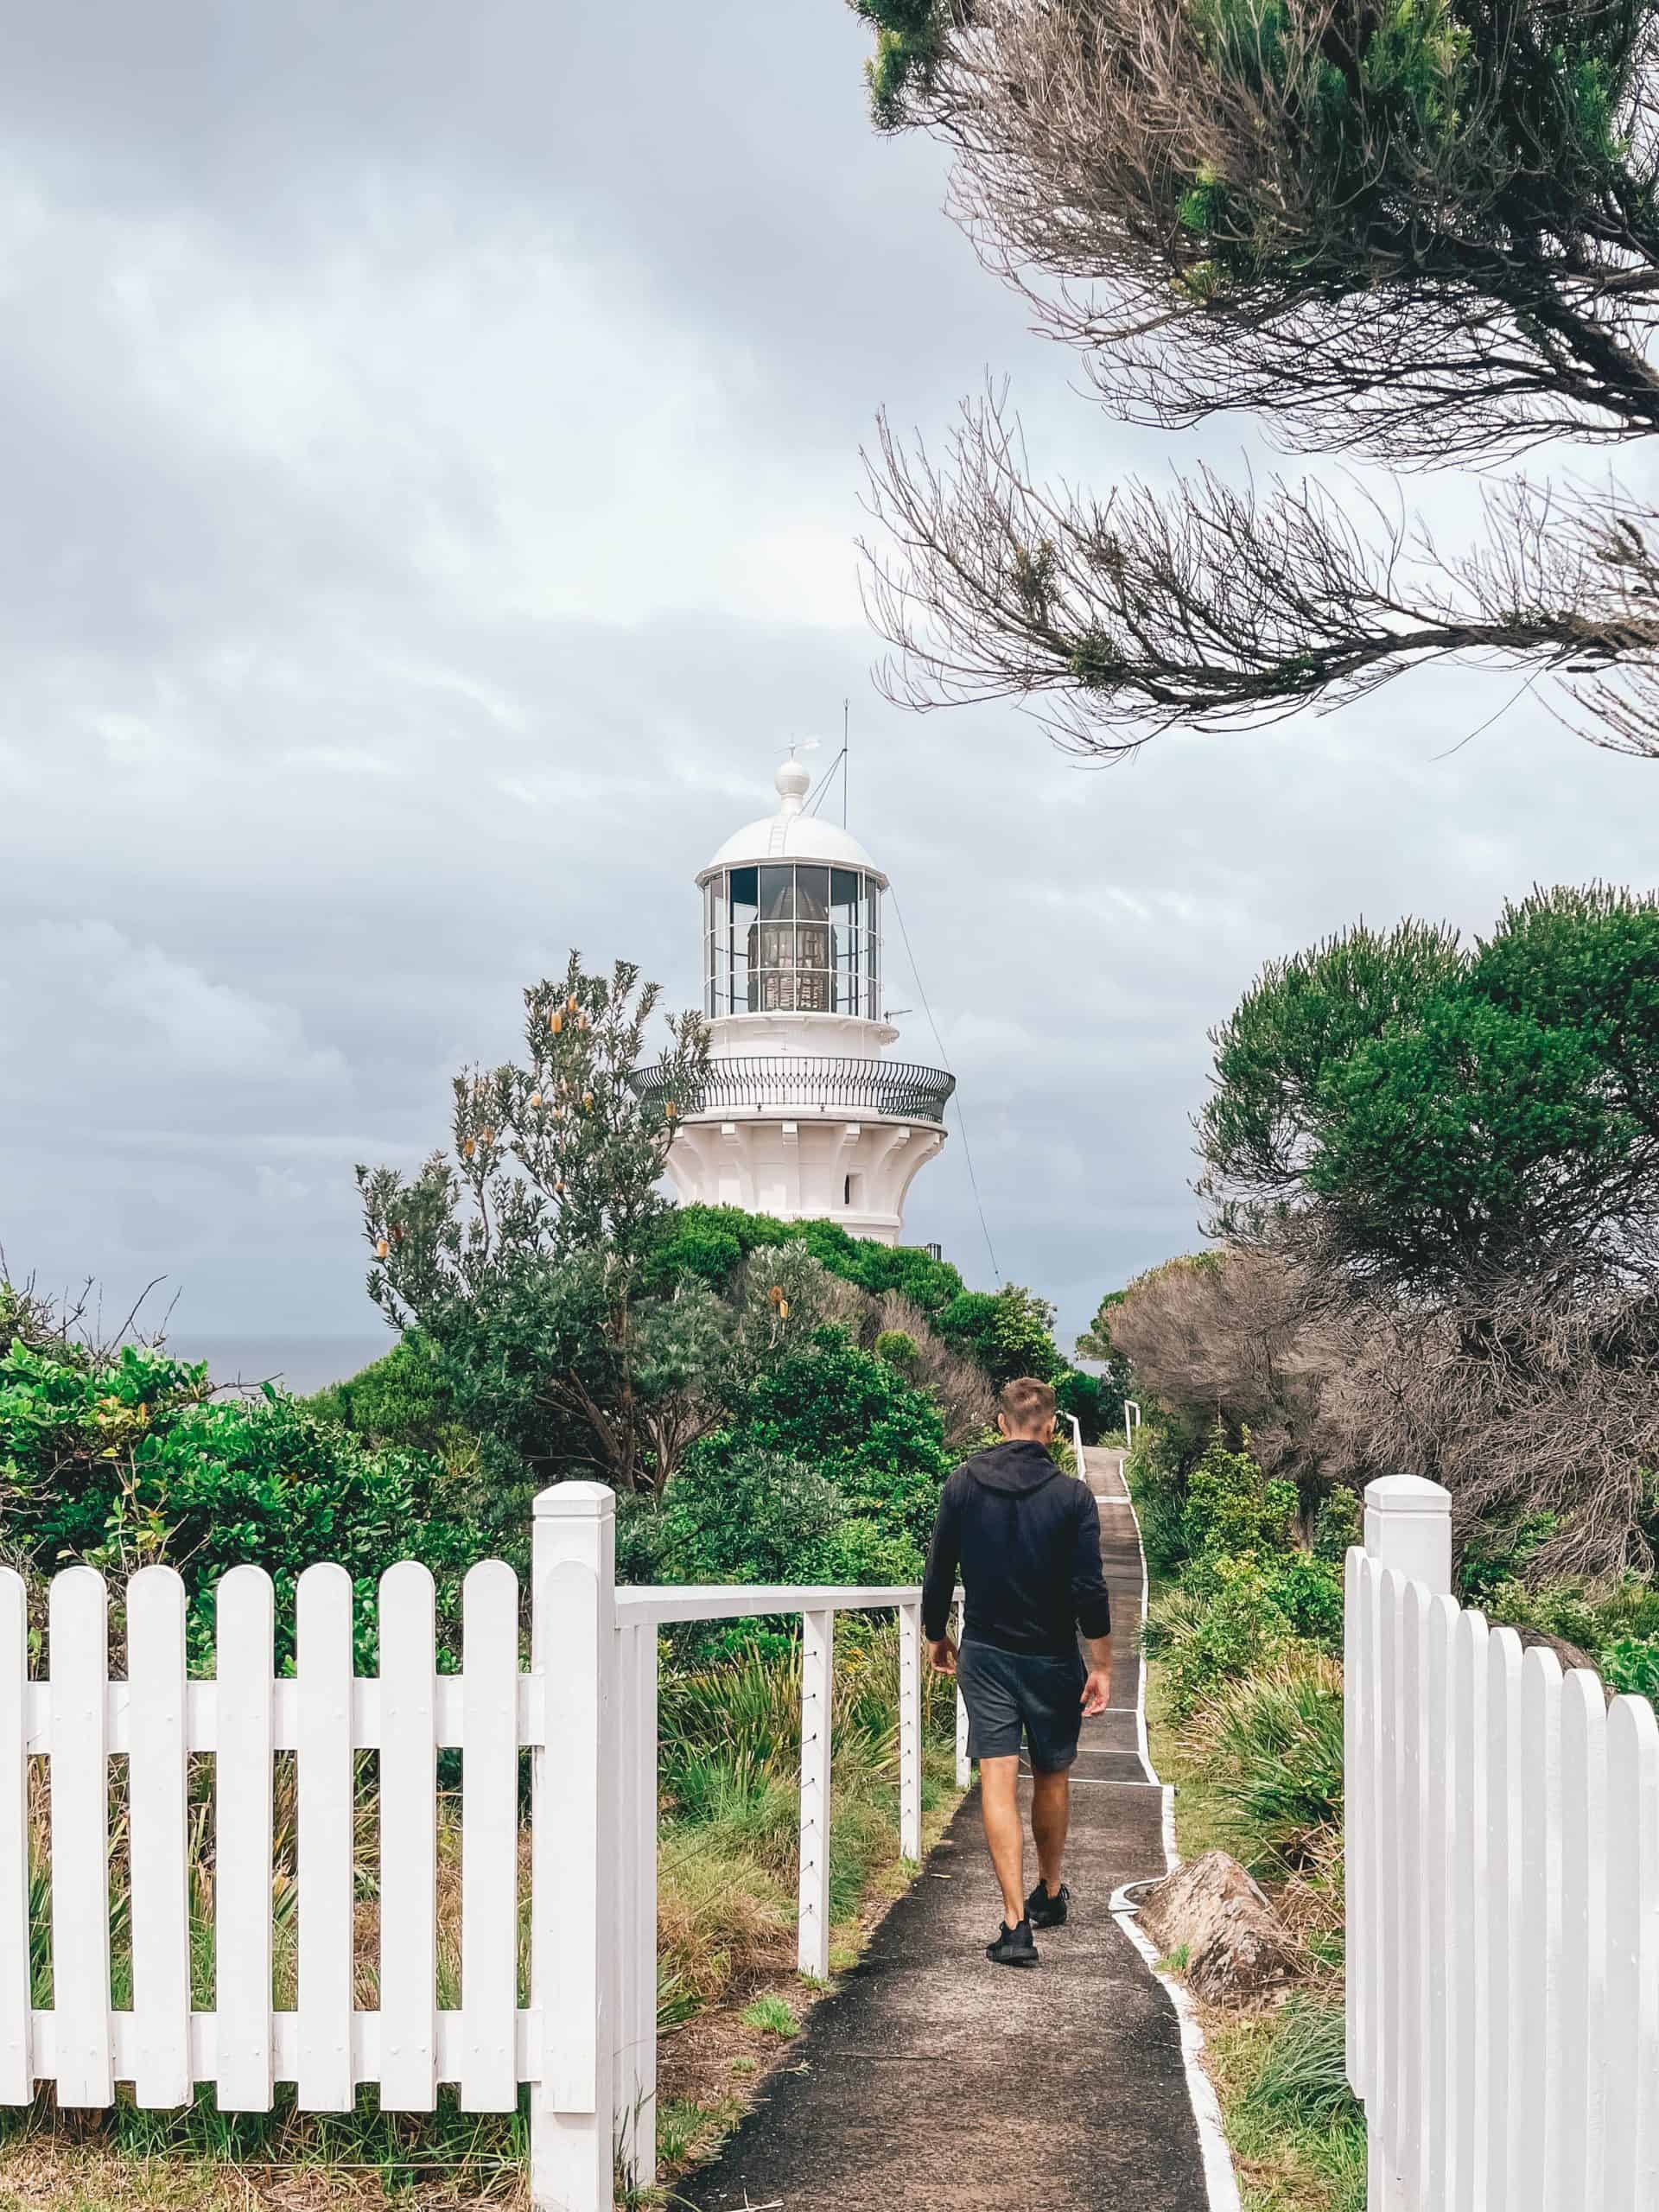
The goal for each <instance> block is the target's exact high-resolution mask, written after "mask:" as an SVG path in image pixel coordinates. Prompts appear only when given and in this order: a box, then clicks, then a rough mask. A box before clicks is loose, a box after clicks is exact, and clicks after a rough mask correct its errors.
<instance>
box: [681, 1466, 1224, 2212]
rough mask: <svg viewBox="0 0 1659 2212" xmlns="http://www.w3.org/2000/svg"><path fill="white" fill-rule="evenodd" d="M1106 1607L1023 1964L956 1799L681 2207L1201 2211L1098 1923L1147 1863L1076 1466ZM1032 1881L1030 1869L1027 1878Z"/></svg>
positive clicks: (1127, 1608)
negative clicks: (1012, 1954)
mask: <svg viewBox="0 0 1659 2212" xmlns="http://www.w3.org/2000/svg"><path fill="white" fill-rule="evenodd" d="M1089 1458H1090V1465H1089V1478H1090V1488H1091V1489H1092V1490H1093V1491H1095V1493H1096V1497H1098V1498H1099V1499H1100V1512H1101V1548H1102V1553H1103V1557H1104V1560H1105V1565H1106V1574H1107V1580H1108V1582H1109V1586H1110V1589H1111V1593H1112V1624H1113V1630H1114V1636H1113V1643H1114V1662H1113V1683H1112V1688H1113V1702H1112V1707H1111V1709H1110V1711H1109V1712H1108V1713H1103V1714H1102V1715H1101V1716H1100V1718H1099V1719H1096V1720H1091V1721H1088V1722H1085V1724H1084V1738H1083V1749H1082V1751H1081V1752H1080V1754H1079V1757H1078V1759H1077V1767H1076V1769H1075V1770H1074V1772H1075V1786H1074V1788H1073V1790H1072V1799H1071V1802H1072V1825H1071V1846H1070V1849H1069V1851H1068V1853H1067V1860H1066V1878H1067V1880H1068V1881H1069V1882H1070V1884H1071V1892H1072V1908H1071V1921H1070V1923H1069V1924H1068V1925H1067V1926H1066V1927H1065V1928H1063V1929H1048V1930H1045V1931H1043V1932H1041V1933H1039V1936H1038V1938H1037V1941H1038V1948H1039V1950H1040V1952H1041V1954H1042V1965H1041V1966H1040V1967H1039V1968H1038V1969H1037V1970H1036V1971H1035V1972H1025V1973H1017V1972H1014V1971H1013V1970H1011V1969H1009V1968H1007V1967H994V1966H992V1965H991V1964H990V1963H989V1961H988V1960H987V1959H986V1957H985V1955H984V1946H985V1944H986V1943H987V1942H988V1941H989V1939H990V1938H991V1937H992V1936H994V1935H995V1932H996V1925H997V1922H998V1920H999V1919H1000V1918H1001V1907H1000V1904H999V1900H998V1897H997V1892H996V1889H995V1884H994V1882H993V1880H992V1877H991V1870H990V1866H989V1862H988V1860H987V1859H986V1856H985V1850H984V1844H983V1840H982V1834H981V1829H980V1822H979V1796H978V1791H977V1789H975V1790H973V1791H971V1792H970V1793H969V1796H967V1797H966V1798H965V1799H964V1800H963V1803H962V1805H961V1807H960V1808H959V1809H958V1811H957V1815H956V1817H955V1819H954V1820H953V1821H951V1824H950V1828H949V1829H948V1830H947V1832H946V1834H945V1835H944V1838H943V1839H942V1840H941V1841H940V1842H939V1844H938V1846H937V1847H936V1848H935V1849H934V1851H933V1852H932V1853H931V1856H930V1857H929V1859H928V1861H927V1864H926V1866H925V1868H924V1870H923V1872H922V1875H921V1878H920V1879H919V1880H918V1882H917V1883H916V1885H915V1886H914V1888H913V1889H912V1890H911V1891H908V1892H907V1894H906V1896H904V1897H901V1898H899V1901H898V1902H897V1904H894V1905H893V1908H892V1910H890V1911H889V1912H888V1913H887V1916H886V1917H885V1919H884V1920H883V1921H882V1922H881V1924H880V1927H879V1928H878V1929H877V1930H876V1933H875V1936H874V1939H873V1941H872V1942H871V1945H870V1948H869V1949H868V1952H867V1953H866V1955H865V1956H864V1958H863V1959H862V1960H861V1962H860V1963H859V1965H858V1966H857V1967H855V1968H854V1969H853V1971H852V1972H851V1973H849V1974H847V1975H846V1976H844V1977H843V1979H842V1981H841V1983H840V1986H839V1987H838V1988H837V1989H836V1993H834V1995H833V1996H830V1997H827V1998H825V1999H823V2002H822V2003H821V2004H819V2005H817V2008H816V2009H815V2010H814V2012H813V2013H812V2016H811V2019H810V2024H809V2025H808V2027H807V2030H806V2032H805V2034H804V2036H803V2037H802V2038H801V2040H800V2042H799V2043H798V2044H797V2045H796V2046H795V2048H794V2050H792V2051H791V2055H790V2057H789V2059H788V2061H787V2062H786V2063H785V2067H784V2069H782V2070H780V2071H779V2073H778V2074H777V2075H774V2076H773V2078H772V2080H771V2081H770V2082H768V2083H767V2085H766V2088H765V2090H764V2091H763V2093H762V2094H761V2097H760V2101H759V2102H758V2104H757V2105H756V2107H755V2108H754V2110H753V2112H752V2113H750V2114H749V2116H748V2117H747V2120H745V2121H744V2122H743V2124H742V2126H741V2127H740V2128H739V2129H738V2131H737V2133H735V2134H734V2136H733V2137H732V2139H731V2140H730V2141H729V2142H728V2145H727V2146H726V2148H725V2150H724V2152H722V2153H721V2155H720V2156H719V2157H718V2158H715V2160H713V2161H712V2162H711V2163H710V2164H708V2165H707V2166H704V2167H703V2168H702V2169H701V2170H700V2171H698V2172H696V2173H694V2174H690V2175H689V2176H687V2177H685V2179H683V2181H681V2182H680V2183H677V2186H676V2188H675V2190H674V2191H673V2201H674V2202H677V2203H678V2204H683V2205H689V2206H693V2207H696V2208H697V2212H742V2208H748V2212H867V2209H868V2212H923V2208H927V2212H1205V2208H1206V2204H1207V2199H1206V2196H1205V2182H1204V2167H1203V2160H1202V2157H1201V2153H1200V2150H1199V2143H1198V2129H1197V2126H1196V2124H1195V2122H1194V2120H1193V2116H1192V2104H1191V2101H1190V2100H1189V2096H1188V2092H1187V2083H1186V2075H1185V2067H1184V2064H1183V2061H1182V2056H1181V2043H1180V2032H1179V2024H1178V2023H1177V2020H1176V2018H1175V2014H1174V2012H1173V2009H1172V2007H1171V2005H1170V2002H1169V1999H1168V1998H1167V1997H1166V1994H1165V1993H1164V1992H1163V1990H1162V1989H1161V1988H1160V1986H1159V1985H1158V1983H1157V1981H1156V1980H1154V1977H1153V1975H1152V1974H1151V1972H1150V1971H1149V1969H1148V1968H1147V1967H1146V1966H1145V1965H1144V1964H1143V1962H1142V1961H1141V1957H1140V1955H1139V1954H1138V1953H1137V1952H1136V1951H1135V1948H1134V1946H1133V1945H1132V1944H1131V1943H1130V1942H1129V1941H1128V1937H1127V1936H1125V1935H1124V1934H1123V1932H1122V1929H1120V1928H1119V1927H1117V1926H1116V1925H1115V1924H1114V1923H1113V1921H1112V1918H1111V1916H1110V1913H1109V1910H1108V1907H1109V1903H1110V1900H1111V1897H1112V1893H1113V1891H1115V1890H1116V1888H1117V1887H1118V1886H1119V1885H1120V1884H1122V1883H1124V1882H1131V1881H1136V1880H1139V1879H1142V1878H1145V1877H1147V1876H1154V1875H1158V1874H1160V1873H1162V1872H1163V1871H1164V1847H1163V1840H1162V1819H1163V1800H1162V1792H1161V1790H1160V1789H1157V1788H1156V1787H1155V1786H1153V1785H1152V1784H1151V1783H1150V1781H1149V1777H1148V1776H1147V1769H1146V1766H1145V1764H1144V1763H1143V1761H1142V1759H1141V1752H1140V1748H1139V1729H1138V1726H1137V1714H1138V1712H1139V1706H1140V1675H1141V1660H1140V1655H1139V1652H1138V1650H1137V1649H1136V1643H1137V1630H1138V1629H1139V1625H1140V1617H1141V1553H1140V1545H1139V1542H1138V1541H1137V1538H1136V1535H1135V1522H1134V1516H1132V1514H1131V1513H1130V1510H1129V1507H1128V1502H1127V1498H1126V1497H1125V1494H1124V1491H1123V1489H1122V1480H1121V1471H1120V1463H1121V1458H1122V1455H1121V1454H1118V1453H1111V1452H1091V1453H1090V1455H1089ZM1035 1879H1036V1870H1035V1867H1034V1866H1032V1867H1031V1868H1030V1871H1029V1874H1028V1880H1029V1881H1034V1880H1035Z"/></svg>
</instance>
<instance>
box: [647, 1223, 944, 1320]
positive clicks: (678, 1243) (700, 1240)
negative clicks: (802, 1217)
mask: <svg viewBox="0 0 1659 2212" xmlns="http://www.w3.org/2000/svg"><path fill="white" fill-rule="evenodd" d="M791 1243H799V1244H804V1245H805V1247H806V1249H807V1250H808V1251H809V1252H810V1253H811V1255H812V1256H813V1258H814V1259H815V1260H817V1261H819V1262H821V1263H822V1264H823V1266H824V1267H826V1268H829V1272H830V1274H836V1275H840V1276H841V1277H842V1280H843V1281H847V1282H851V1283H855V1284H856V1285H857V1286H858V1287H859V1288H860V1289H861V1290H867V1291H869V1292H871V1293H872V1294H876V1295H879V1294H880V1293H881V1292H883V1291H888V1290H893V1291H898V1292H899V1294H901V1295H902V1296H904V1297H906V1298H908V1299H909V1300H911V1301H912V1304H914V1305H916V1306H920V1307H921V1309H922V1311H923V1312H924V1313H929V1314H934V1313H940V1312H942V1311H943V1309H944V1307H945V1306H949V1305H950V1301H951V1300H953V1299H955V1298H958V1297H960V1296H961V1294H962V1288H963V1283H962V1277H961V1275H960V1274H957V1270H956V1268H953V1267H952V1266H951V1265H950V1262H948V1261H945V1260H936V1259H935V1258H934V1257H933V1255H932V1254H931V1253H930V1252H926V1251H924V1250H923V1249H921V1248H920V1247H919V1246H917V1245H912V1244H876V1243H871V1241H870V1240H869V1239H868V1237H861V1236H849V1234H848V1232H847V1231H846V1230H844V1229H842V1227H841V1225H840V1224H839V1223H837V1222H833V1221H779V1220H778V1219H777V1218H776V1217H775V1216H773V1215H772V1214H765V1213H749V1212H747V1211H745V1210H744V1208H743V1207H741V1206H702V1205H691V1206H680V1207H677V1208H676V1210H675V1211H673V1213H671V1215H670V1216H669V1217H668V1218H667V1219H666V1220H665V1221H664V1224H663V1226H662V1231H661V1234H660V1236H658V1240H657V1243H655V1245H654V1246H653V1247H652V1252H651V1254H650V1256H649V1258H648V1259H647V1262H646V1264H645V1280H646V1282H647V1284H648V1285H649V1286H650V1287H655V1288H664V1287H667V1286H668V1285H670V1284H671V1283H674V1282H676V1281H678V1280H679V1279H680V1278H681V1277H682V1276H683V1275H687V1274H690V1275H695V1276H696V1278H697V1279H698V1281H702V1282H705V1283H708V1284H709V1286H710V1287H712V1288H715V1289H721V1288H723V1287H725V1285H726V1284H727V1283H728V1281H730V1279H731V1277H732V1276H733V1274H734V1273H735V1272H736V1270H737V1268H738V1265H739V1263H740V1262H741V1261H743V1260H744V1259H746V1258H747V1256H748V1255H749V1254H750V1253H751V1252H754V1251H759V1250H760V1249H762V1248H763V1247H765V1246H768V1245H774V1244H791Z"/></svg>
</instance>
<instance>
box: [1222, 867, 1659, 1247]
mask: <svg viewBox="0 0 1659 2212" xmlns="http://www.w3.org/2000/svg"><path fill="white" fill-rule="evenodd" d="M1213 1041H1214V1044H1215V1046H1216V1087H1215V1090H1214V1093H1213V1095H1212V1096H1211V1101H1210V1103H1209V1104H1208V1106H1207V1107H1206V1109H1205V1114H1204V1116H1203V1120H1202V1123H1201V1126H1200V1149H1201V1151H1202V1153H1203V1155H1204V1158H1205V1163H1206V1167H1207V1171H1208V1173H1207V1176H1206V1182H1205V1187H1206V1189H1207V1190H1208V1191H1209V1192H1210V1194H1211V1196H1212V1197H1215V1198H1217V1199H1218V1200H1219V1201H1220V1213H1219V1224H1220V1225H1221V1226H1222V1227H1224V1228H1226V1227H1230V1226H1232V1225H1235V1224H1238V1223H1240V1222H1247V1223H1248V1222H1249V1221H1251V1220H1254V1221H1255V1222H1256V1223H1258V1224H1259V1223H1260V1222H1262V1220H1263V1219H1265V1218H1268V1217H1270V1216H1271V1214H1272V1212H1273V1211H1274V1209H1282V1208H1285V1207H1300V1208H1306V1209H1311V1210H1313V1211H1314V1212H1315V1213H1316V1214H1317V1217H1318V1218H1319V1222H1320V1224H1322V1226H1323V1227H1324V1228H1325V1230H1326V1231H1327V1232H1328V1234H1329V1236H1330V1237H1331V1239H1332V1245H1333V1249H1335V1251H1336V1252H1337V1254H1338V1255H1339V1257H1340V1258H1341V1260H1342V1261H1343V1262H1344V1264H1345V1265H1347V1266H1348V1267H1350V1268H1351V1269H1352V1270H1353V1271H1354V1272H1355V1273H1356V1274H1360V1275H1364V1276H1369V1277H1372V1278H1376V1279H1379V1280H1382V1281H1387V1282H1390V1283H1394V1284H1397V1285H1399V1286H1400V1287H1403V1288H1407V1289H1420V1288H1437V1287H1438V1288H1444V1287H1447V1286H1449V1285H1452V1284H1454V1283H1459V1282H1463V1283H1470V1282H1475V1281H1483V1280H1490V1279H1492V1278H1494V1277H1496V1276H1497V1275H1498V1274H1501V1273H1503V1271H1504V1270H1506V1269H1510V1268H1516V1267H1517V1266H1524V1267H1526V1268H1532V1269H1535V1270H1537V1271H1539V1272H1540V1273H1542V1272H1544V1271H1546V1270H1548V1269H1549V1268H1557V1269H1558V1270H1559V1269H1567V1270H1568V1271H1569V1272H1578V1273H1581V1274H1586V1275H1588V1274H1594V1273H1596V1272H1598V1271H1601V1272H1605V1273H1606V1274H1611V1275H1618V1274H1620V1273H1621V1272H1622V1271H1623V1269H1624V1267H1625V1265H1626V1263H1627V1262H1630V1261H1631V1260H1632V1259H1633V1258H1635V1257H1636V1256H1637V1254H1638V1253H1639V1252H1640V1250H1642V1249H1644V1248H1645V1247H1646V1245H1647V1243H1648V1241H1649V1237H1650V1235H1651V1232H1652V1230H1653V1229H1654V1228H1655V1226H1656V1225H1659V900H1656V899H1654V898H1652V897H1645V896H1639V895H1637V894H1636V893H1630V892H1628V891H1624V890H1618V889H1614V888H1611V887H1605V886H1601V885H1592V886H1591V887H1587V888H1583V889H1577V888H1560V889H1556V890H1553V891H1547V892H1546V891H1536V892H1535V893H1532V895H1531V896H1530V897H1529V898H1527V899H1522V901H1520V902H1519V903H1518V904H1515V905H1510V906H1506V907H1505V909H1504V911H1503V916H1502V918H1501V919H1500V921H1499V923H1498V925H1497V928H1496V929H1495V931H1493V933H1492V935H1491V938H1485V939H1480V940H1477V941H1476V943H1475V944H1473V945H1472V946H1471V947H1468V948H1465V947H1462V946H1460V945H1459V944H1458V943H1457V941H1456V939H1455V938H1453V937H1452V934H1451V933H1450V932H1449V931H1444V930H1438V929H1433V928H1431V927H1427V926H1426V925H1421V924H1418V923H1409V922H1408V923H1403V924H1402V925H1400V926H1399V927H1398V928H1396V929H1395V930H1393V931H1388V932H1386V933H1381V934H1379V933H1377V932H1375V931H1370V930H1368V929H1366V928H1365V927H1364V926H1363V925H1360V926H1358V927H1357V928H1355V929H1352V930H1350V931H1344V933H1343V934H1342V935H1341V936H1339V937H1338V938H1332V939H1331V940H1330V941H1329V942H1327V943H1326V944H1321V945H1319V946H1317V947H1316V948H1314V950H1312V951H1310V952H1306V953H1301V954H1298V955H1296V956H1295V957H1293V958H1291V959H1289V960H1285V961H1280V962H1275V963H1272V964H1270V965H1269V967H1268V969H1265V970H1264V972H1263V974H1262V977H1261V978H1260V980H1259V981H1258V982H1257V983H1256V984H1255V986H1254V987H1253V988H1252V989H1251V990H1250V991H1249V993H1248V994H1247V995H1246V996H1245V998H1244V1000H1243V1002H1242V1003H1241V1004H1240V1006H1239V1007H1238V1009H1237V1011H1236V1013H1235V1014H1234V1015H1233V1016H1232V1018H1231V1019H1230V1020H1229V1021H1228V1022H1226V1023H1224V1025H1223V1026H1222V1027H1221V1028H1220V1029H1218V1030H1217V1031H1216V1032H1215V1033H1214V1039H1213Z"/></svg>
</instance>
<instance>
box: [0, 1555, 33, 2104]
mask: <svg viewBox="0 0 1659 2212" xmlns="http://www.w3.org/2000/svg"><path fill="white" fill-rule="evenodd" d="M30 1981H31V1975H30V1967H29V1592H28V1591H27V1590H26V1589H25V1587H24V1586H23V1578H22V1575H21V1574H16V1573H13V1572H12V1570H11V1568H10V1567H0V2104H8V2105H23V2104H27V2103H28V2102H29V2099H30V2098H31V2097H32V2096H33V2095H34V2094H35V2059H34V2038H33V2033H32V2030H33V2013H32V2009H31V2008H32V2005H33V1997H32V1993H31V1989H30Z"/></svg>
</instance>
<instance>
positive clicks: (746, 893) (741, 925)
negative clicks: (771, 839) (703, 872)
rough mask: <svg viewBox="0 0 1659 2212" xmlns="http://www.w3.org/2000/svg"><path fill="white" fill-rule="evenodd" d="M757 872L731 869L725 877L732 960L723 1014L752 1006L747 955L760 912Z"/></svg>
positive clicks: (738, 1012)
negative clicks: (728, 901) (728, 904)
mask: <svg viewBox="0 0 1659 2212" xmlns="http://www.w3.org/2000/svg"><path fill="white" fill-rule="evenodd" d="M759 877H760V871H759V869H758V868H734V869H733V870H732V871H731V873H730V874H729V875H728V877H727V879H726V881H727V887H728V893H729V897H730V902H731V903H730V912H729V916H728V923H729V929H730V936H731V959H730V964H729V967H728V970H727V982H726V989H725V1002H724V1004H723V1005H722V1007H721V1012H722V1013H723V1014H744V1013H747V1012H748V1011H750V1010H751V1009H752V1008H753V1004H754V1001H753V995H752V992H753V985H752V984H751V982H750V979H749V954H750V950H751V943H752V939H753V932H754V921H755V916H756V914H757V913H758V912H759V911H760V883H759Z"/></svg>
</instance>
